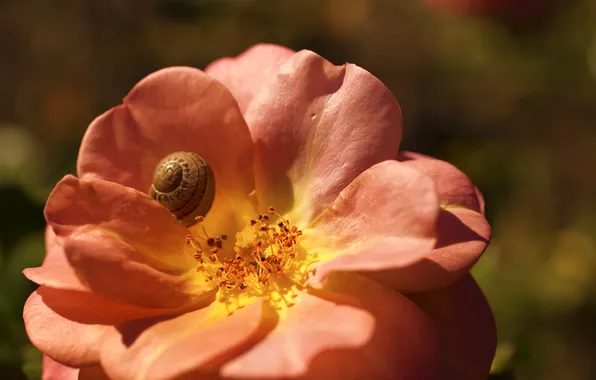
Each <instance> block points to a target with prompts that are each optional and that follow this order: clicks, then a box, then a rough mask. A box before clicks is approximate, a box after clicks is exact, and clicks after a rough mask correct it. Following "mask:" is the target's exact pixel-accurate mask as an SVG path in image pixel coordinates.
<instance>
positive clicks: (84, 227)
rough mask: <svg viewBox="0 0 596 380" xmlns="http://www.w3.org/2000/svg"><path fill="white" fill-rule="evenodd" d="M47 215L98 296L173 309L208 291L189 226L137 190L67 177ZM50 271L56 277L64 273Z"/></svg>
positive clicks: (52, 196) (72, 261)
mask: <svg viewBox="0 0 596 380" xmlns="http://www.w3.org/2000/svg"><path fill="white" fill-rule="evenodd" d="M45 214H46V219H47V220H48V223H49V224H50V225H51V226H52V228H53V230H54V232H55V233H56V235H57V236H58V237H60V238H61V239H62V240H63V244H64V251H65V253H66V256H67V258H68V263H69V264H70V265H71V266H72V267H73V268H74V269H75V271H76V274H77V276H78V277H79V278H80V279H81V281H82V282H83V283H84V284H85V286H86V287H87V288H88V289H90V290H91V291H92V292H94V293H96V294H98V295H102V296H104V297H106V298H110V299H113V300H116V301H120V302H124V303H133V304H136V305H139V306H145V307H157V308H174V307H179V306H182V305H184V304H187V303H189V302H191V301H198V300H199V299H200V298H201V297H202V296H203V295H205V294H206V293H208V292H209V291H210V290H211V287H208V285H207V284H205V282H203V281H199V280H198V279H197V276H196V272H195V262H194V259H193V257H192V252H191V251H190V249H189V247H187V245H186V244H185V237H186V234H187V230H186V229H185V228H184V227H182V225H181V224H180V223H178V222H177V221H176V220H175V217H174V216H173V215H172V214H171V213H170V212H169V211H167V210H166V209H165V208H163V207H162V206H160V205H159V204H158V203H157V202H154V201H153V200H151V199H150V198H149V197H148V196H147V195H145V194H143V193H141V192H139V191H137V190H134V189H131V188H127V187H124V186H121V185H118V184H115V183H112V182H108V181H104V180H100V179H96V178H86V179H78V178H76V177H73V176H66V177H64V179H62V181H60V182H59V183H58V185H56V188H55V189H54V191H53V192H52V194H50V197H49V199H48V202H47V204H46V209H45ZM45 274H46V275H47V276H48V277H52V276H54V277H55V276H57V275H59V274H60V272H57V273H53V272H51V271H47V272H46V273H45ZM42 283H44V282H43V281H42ZM48 285H51V284H48Z"/></svg>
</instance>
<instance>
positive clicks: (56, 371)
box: [41, 355, 79, 380]
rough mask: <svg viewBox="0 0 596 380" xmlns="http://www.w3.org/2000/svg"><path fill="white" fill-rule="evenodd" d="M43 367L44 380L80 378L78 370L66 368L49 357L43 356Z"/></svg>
mask: <svg viewBox="0 0 596 380" xmlns="http://www.w3.org/2000/svg"><path fill="white" fill-rule="evenodd" d="M42 365H43V374H42V376H41V379H42V380H77V379H78V378H79V369H78V368H72V367H68V366H65V365H64V364H61V363H58V362H57V361H55V360H54V359H52V358H50V357H49V356H47V355H44V356H43V360H42Z"/></svg>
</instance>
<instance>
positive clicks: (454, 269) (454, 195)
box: [371, 152, 491, 292]
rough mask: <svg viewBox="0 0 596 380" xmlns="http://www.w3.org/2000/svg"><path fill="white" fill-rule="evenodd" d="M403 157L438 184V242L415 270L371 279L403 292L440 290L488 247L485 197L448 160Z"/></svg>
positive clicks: (406, 155) (411, 156)
mask: <svg viewBox="0 0 596 380" xmlns="http://www.w3.org/2000/svg"><path fill="white" fill-rule="evenodd" d="M400 160H402V162H403V164H404V165H406V166H409V167H412V168H415V169H416V170H420V171H421V172H423V173H425V174H427V175H428V176H430V177H431V178H432V180H433V182H434V184H435V188H436V189H437V194H438V197H439V203H440V204H441V213H440V215H439V220H438V223H437V243H436V246H435V249H433V250H432V251H430V252H429V253H428V254H427V256H426V260H422V261H419V262H417V263H416V264H415V265H414V266H413V269H414V270H411V271H409V272H407V273H403V272H400V273H394V272H393V271H383V272H378V273H371V278H374V279H375V280H377V281H380V282H382V283H384V284H385V285H388V286H391V287H394V288H396V289H399V290H400V291H403V292H418V291H427V290H432V289H436V288H438V287H442V286H445V285H447V284H450V283H452V282H453V281H455V280H457V279H458V278H459V277H460V276H461V275H462V274H464V273H466V272H468V271H469V270H470V268H471V267H472V266H473V265H474V264H475V263H476V262H477V261H478V259H479V258H480V256H481V255H482V253H483V252H484V250H485V249H486V247H487V245H488V243H489V241H490V237H491V229H490V226H489V224H488V222H487V220H486V218H485V217H484V215H483V211H484V200H483V199H482V196H481V195H480V193H479V192H478V189H477V188H476V187H475V186H474V185H473V184H472V182H471V181H470V179H469V178H468V177H467V176H466V175H465V174H464V173H462V172H461V171H460V170H458V169H457V168H456V167H455V166H453V165H451V164H449V163H447V162H444V161H441V160H437V159H434V158H431V157H427V156H423V155H420V154H416V153H411V152H406V153H403V154H402V156H401V157H400Z"/></svg>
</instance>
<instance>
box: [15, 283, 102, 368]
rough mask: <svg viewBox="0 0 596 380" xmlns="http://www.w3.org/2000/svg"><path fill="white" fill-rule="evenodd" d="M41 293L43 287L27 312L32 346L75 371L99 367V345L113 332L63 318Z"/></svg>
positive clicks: (28, 304)
mask: <svg viewBox="0 0 596 380" xmlns="http://www.w3.org/2000/svg"><path fill="white" fill-rule="evenodd" d="M40 289H43V287H42V288H39V289H38V290H36V291H35V292H33V293H32V294H31V295H30V296H29V298H28V299H27V302H25V306H24V309H23V319H24V321H25V329H26V330H27V335H28V336H29V339H30V340H31V343H33V345H34V346H35V347H37V348H38V349H39V350H40V351H41V352H43V353H44V354H46V355H48V356H50V357H51V358H52V359H54V360H58V361H60V362H61V363H65V364H68V365H69V366H72V367H80V366H84V365H88V364H94V363H97V362H98V361H99V352H98V343H99V341H100V340H101V338H102V337H103V335H104V334H105V333H106V332H107V331H109V328H108V327H106V326H102V325H86V324H81V323H77V322H73V321H71V320H68V319H66V318H63V317H62V316H60V315H59V314H57V313H56V312H54V311H53V310H52V309H50V308H49V307H48V306H47V305H46V304H45V302H44V299H43V297H42V295H41V293H40ZM50 327H51V328H50Z"/></svg>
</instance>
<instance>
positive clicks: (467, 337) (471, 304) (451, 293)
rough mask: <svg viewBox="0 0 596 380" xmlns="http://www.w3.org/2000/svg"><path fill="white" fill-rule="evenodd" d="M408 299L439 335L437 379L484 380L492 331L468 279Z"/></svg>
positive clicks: (491, 319) (487, 310)
mask: <svg viewBox="0 0 596 380" xmlns="http://www.w3.org/2000/svg"><path fill="white" fill-rule="evenodd" d="M410 298H411V299H412V300H413V301H414V302H415V303H416V304H417V305H418V306H419V307H420V308H421V309H422V310H423V311H424V312H425V313H426V314H427V315H428V316H429V317H430V319H431V320H432V322H433V324H434V326H435V328H436V331H437V333H438V335H439V342H440V348H441V370H440V373H441V378H442V379H445V380H480V379H486V377H487V376H488V373H489V371H490V366H491V363H492V360H493V357H494V355H495V350H496V345H497V335H496V327H495V320H494V317H493V314H492V312H491V310H490V306H489V305H488V303H487V301H486V298H484V295H483V294H482V291H481V290H480V288H479V287H478V285H477V284H476V282H475V281H474V279H473V278H472V276H470V275H466V276H464V277H462V278H461V279H459V280H458V281H457V282H455V283H453V284H451V285H449V286H447V287H445V288H441V289H438V290H434V291H431V292H427V293H418V294H415V295H412V296H411V297H410Z"/></svg>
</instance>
